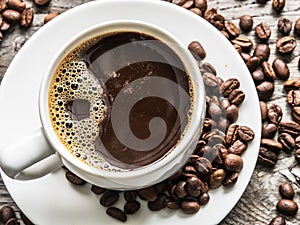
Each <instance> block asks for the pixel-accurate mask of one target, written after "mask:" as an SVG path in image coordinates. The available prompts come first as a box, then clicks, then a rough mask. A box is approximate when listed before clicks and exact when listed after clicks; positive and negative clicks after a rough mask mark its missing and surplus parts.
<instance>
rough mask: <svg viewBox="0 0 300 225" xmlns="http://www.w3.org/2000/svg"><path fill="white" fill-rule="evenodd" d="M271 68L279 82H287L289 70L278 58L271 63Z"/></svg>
mask: <svg viewBox="0 0 300 225" xmlns="http://www.w3.org/2000/svg"><path fill="white" fill-rule="evenodd" d="M272 67H273V69H274V71H275V73H276V75H277V77H279V78H280V79H281V80H287V79H288V78H289V76H290V70H289V68H288V66H287V64H286V63H285V62H284V61H283V60H282V59H279V58H276V59H275V60H274V61H273V64H272Z"/></svg>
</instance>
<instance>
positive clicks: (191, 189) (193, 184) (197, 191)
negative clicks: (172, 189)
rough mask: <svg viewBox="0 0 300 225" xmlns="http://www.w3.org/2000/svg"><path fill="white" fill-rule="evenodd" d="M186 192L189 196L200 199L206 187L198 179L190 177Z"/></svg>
mask: <svg viewBox="0 0 300 225" xmlns="http://www.w3.org/2000/svg"><path fill="white" fill-rule="evenodd" d="M186 190H187V192H188V193H189V195H191V196H193V197H199V196H200V195H201V194H202V193H204V190H205V185H204V183H203V182H202V181H201V180H200V179H199V178H198V177H190V178H188V179H187V181H186Z"/></svg>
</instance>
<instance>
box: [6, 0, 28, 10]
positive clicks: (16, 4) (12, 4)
mask: <svg viewBox="0 0 300 225" xmlns="http://www.w3.org/2000/svg"><path fill="white" fill-rule="evenodd" d="M7 6H8V7H9V8H11V9H15V10H17V11H20V12H22V11H23V10H24V9H25V8H26V3H25V2H23V1H22V0H8V1H7Z"/></svg>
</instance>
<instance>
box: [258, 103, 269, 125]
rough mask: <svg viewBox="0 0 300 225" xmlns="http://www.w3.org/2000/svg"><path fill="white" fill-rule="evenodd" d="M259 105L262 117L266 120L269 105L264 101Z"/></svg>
mask: <svg viewBox="0 0 300 225" xmlns="http://www.w3.org/2000/svg"><path fill="white" fill-rule="evenodd" d="M259 107H260V112H261V119H262V121H265V120H266V119H267V117H268V106H267V103H266V102H264V101H259Z"/></svg>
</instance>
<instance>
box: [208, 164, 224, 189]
mask: <svg viewBox="0 0 300 225" xmlns="http://www.w3.org/2000/svg"><path fill="white" fill-rule="evenodd" d="M225 177H226V172H225V170H223V169H217V170H216V171H214V172H213V173H212V174H211V175H210V177H209V187H210V188H212V189H214V188H217V187H220V186H221V185H222V183H223V181H224V179H225Z"/></svg>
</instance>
